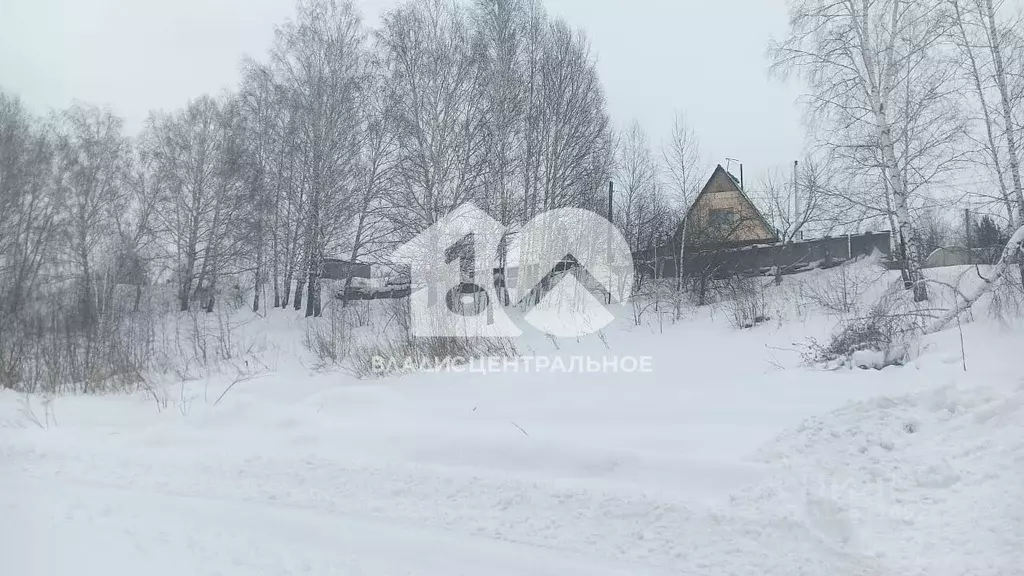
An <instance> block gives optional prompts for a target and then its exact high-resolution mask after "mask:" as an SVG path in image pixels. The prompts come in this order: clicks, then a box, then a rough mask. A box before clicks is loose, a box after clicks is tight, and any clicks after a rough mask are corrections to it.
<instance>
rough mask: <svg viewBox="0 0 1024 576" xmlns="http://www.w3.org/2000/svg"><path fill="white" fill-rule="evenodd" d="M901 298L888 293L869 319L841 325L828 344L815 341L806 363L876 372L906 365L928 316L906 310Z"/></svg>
mask: <svg viewBox="0 0 1024 576" xmlns="http://www.w3.org/2000/svg"><path fill="white" fill-rule="evenodd" d="M900 296H901V294H900V293H898V292H890V293H887V294H886V295H885V296H883V297H882V298H881V299H880V300H879V301H878V302H877V303H875V305H874V306H872V307H871V309H870V310H869V311H868V313H867V315H866V316H863V317H860V318H854V319H853V320H849V321H846V322H843V323H841V324H840V328H839V330H838V331H837V332H836V333H835V334H834V335H833V336H832V338H831V339H830V340H829V341H828V343H827V344H821V343H819V342H817V341H816V340H814V339H811V340H810V341H809V344H808V346H807V350H806V352H805V353H804V360H805V362H807V363H808V364H825V365H828V366H834V367H838V366H850V367H856V368H863V369H872V368H873V369H876V370H881V369H882V368H885V367H886V366H894V365H895V366H900V365H902V364H903V363H904V362H906V360H907V354H908V351H909V342H910V340H911V339H912V337H913V336H914V335H915V334H917V333H919V332H920V331H921V329H922V322H921V321H922V319H923V318H924V315H923V314H922V313H920V312H918V311H915V310H913V309H903V306H902V303H903V300H902V299H901V298H900Z"/></svg>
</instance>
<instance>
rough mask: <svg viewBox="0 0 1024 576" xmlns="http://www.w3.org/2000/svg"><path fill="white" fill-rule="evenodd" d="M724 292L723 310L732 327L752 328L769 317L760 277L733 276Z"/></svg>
mask: <svg viewBox="0 0 1024 576" xmlns="http://www.w3.org/2000/svg"><path fill="white" fill-rule="evenodd" d="M726 294H727V295H728V299H727V300H726V301H725V310H726V313H727V316H728V318H729V324H731V325H732V327H733V328H753V327H754V326H757V325H758V324H761V323H763V322H767V321H768V320H769V319H770V318H769V316H768V299H767V298H766V297H765V293H764V281H763V280H762V279H761V278H756V277H755V278H750V277H740V276H736V277H733V278H731V279H729V282H728V284H727V286H726Z"/></svg>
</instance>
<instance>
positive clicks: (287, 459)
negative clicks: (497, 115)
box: [0, 271, 1024, 576]
mask: <svg viewBox="0 0 1024 576" xmlns="http://www.w3.org/2000/svg"><path fill="white" fill-rule="evenodd" d="M834 274H836V271H823V272H813V273H810V274H806V275H801V276H798V277H793V278H787V279H786V282H784V283H783V285H782V287H779V288H772V289H771V293H772V294H773V302H775V304H774V306H775V308H774V311H773V319H772V320H771V321H769V322H767V323H765V324H762V325H760V326H758V327H756V328H754V329H750V330H737V329H734V328H732V327H730V326H729V323H728V322H726V321H725V320H724V319H723V317H722V314H723V313H722V311H721V310H720V309H715V308H707V309H701V310H697V311H693V312H691V313H689V317H688V318H687V319H686V320H684V321H681V322H679V323H677V324H672V323H670V322H668V321H667V320H666V321H665V322H664V323H659V322H658V321H657V318H656V316H655V315H654V314H653V313H648V315H647V316H646V317H645V319H644V322H643V325H641V326H635V325H633V321H632V317H631V311H630V309H629V308H628V307H623V308H621V309H620V310H619V311H618V316H619V320H618V321H617V322H616V324H615V325H614V326H612V327H610V328H608V329H606V330H605V331H604V339H603V340H602V338H599V337H597V336H593V337H588V338H583V339H580V340H579V341H577V340H570V341H563V340H551V339H547V338H544V337H543V336H541V337H534V338H532V339H530V338H529V337H528V338H527V340H526V341H524V342H522V343H520V344H519V351H520V352H521V353H523V354H529V355H545V356H551V357H554V356H561V357H566V358H571V357H573V356H579V355H590V356H593V357H596V358H600V357H604V356H609V357H610V356H615V357H620V358H621V357H626V356H636V357H640V356H646V357H651V358H652V370H651V371H650V372H649V373H641V372H633V373H628V374H627V373H622V372H619V373H601V374H597V373H579V372H576V373H568V372H562V373H545V374H540V373H526V372H523V371H519V372H512V371H506V372H502V373H490V374H479V373H470V372H468V371H467V372H461V373H423V374H412V375H405V376H395V377H391V378H387V379H382V380H358V379H355V378H353V377H352V376H349V375H347V374H345V373H343V372H340V371H334V372H323V371H315V370H313V369H312V368H310V367H311V366H312V365H313V362H312V359H311V358H310V357H308V356H304V355H303V352H302V351H301V340H302V330H303V329H302V326H303V322H304V321H303V320H302V319H301V318H298V317H296V316H293V315H292V314H291V313H290V312H284V311H273V312H271V313H270V314H269V316H268V317H267V318H252V319H251V321H250V322H249V323H248V324H247V326H246V328H245V330H246V331H247V333H248V334H250V335H251V336H252V337H256V336H257V335H258V336H259V337H260V338H263V339H265V340H269V341H270V342H271V344H272V345H271V346H270V347H269V348H267V349H266V351H265V353H264V355H265V358H264V360H265V362H264V364H265V365H266V366H267V367H268V369H266V370H263V371H262V372H261V373H260V375H259V376H258V377H256V378H254V379H251V380H246V381H242V382H238V383H236V384H235V385H234V386H233V387H231V389H230V390H228V392H227V393H226V394H224V395H223V397H222V398H221V394H222V392H224V391H225V390H226V389H227V388H228V387H229V386H231V384H232V381H233V380H234V378H233V377H232V375H231V374H230V373H222V374H220V375H212V376H209V377H204V378H201V379H199V380H195V381H190V382H187V383H175V382H169V383H167V384H166V386H165V387H163V388H161V389H160V390H159V391H158V395H157V396H156V397H154V396H153V394H152V393H149V392H139V393H138V394H136V395H131V396H108V397H60V398H56V399H54V400H52V401H51V402H50V403H49V404H46V403H45V402H46V401H45V400H44V399H42V398H38V397H22V396H18V395H15V394H13V393H10V392H6V393H0V574H3V575H8V574H10V575H11V576H43V575H46V576H50V575H75V576H81V575H97V576H99V575H102V576H122V575H133V576H134V575H136V574H147V575H148V574H152V575H164V574H166V575H175V576H180V575H186V574H197V575H223V576H238V575H243V574H244V575H249V574H267V575H271V574H272V575H285V574H311V575H319V574H344V575H350V574H372V575H393V574H417V575H419V574H430V575H433V574H437V575H445V576H450V575H456V574H466V575H482V574H487V575H492V574H493V575H533V574H559V575H565V574H581V575H583V574H585V575H601V574H631V575H633V574H702V575H733V574H736V575H738V574H744V575H746V574H749V575H764V574H772V575H775V574H779V575H783V574H784V575H790V574H807V575H826V574H827V575H846V574H850V575H890V574H891V575H898V576H913V575H928V576H943V575H950V576H953V575H957V576H961V575H975V576H982V575H985V576H988V575H991V576H1003V575H1007V576H1012V575H1014V574H1024V365H1022V360H1021V350H1024V346H1022V345H1024V331H1022V330H1021V329H1019V328H1014V327H1006V326H1003V325H1001V324H1000V323H998V322H995V321H992V320H990V319H988V318H987V316H986V315H985V314H983V313H977V314H976V319H975V321H974V322H972V323H968V324H964V325H963V352H964V353H962V352H961V335H960V332H959V331H958V330H957V329H955V328H954V329H953V330H951V331H947V332H944V333H941V334H938V335H936V336H934V337H931V338H929V339H926V340H925V341H924V342H923V343H922V346H921V347H920V349H915V351H914V359H913V361H912V362H911V363H910V364H909V365H907V366H903V367H890V368H887V369H884V370H881V371H875V370H871V371H862V370H848V369H842V370H837V371H824V370H815V369H812V368H807V367H803V366H801V365H800V355H799V353H798V351H797V346H796V345H795V344H796V343H800V342H804V341H805V340H806V339H807V338H808V337H817V338H822V337H824V336H825V335H827V334H828V332H829V330H830V329H831V327H832V325H833V324H834V319H830V318H828V317H827V316H826V315H825V314H824V313H822V312H820V311H815V310H813V309H812V308H813V307H811V306H809V305H808V304H807V303H806V302H801V301H799V300H798V299H797V298H796V296H795V294H797V292H798V291H797V289H796V288H795V286H796V285H799V283H801V282H806V281H813V280H814V279H815V278H818V279H824V278H827V277H828V275H834ZM878 276H879V274H876V277H878ZM885 281H886V279H885V278H883V279H882V282H885ZM965 361H966V367H967V370H966V371H964V364H965ZM218 398H221V399H220V401H219V402H217V399H218Z"/></svg>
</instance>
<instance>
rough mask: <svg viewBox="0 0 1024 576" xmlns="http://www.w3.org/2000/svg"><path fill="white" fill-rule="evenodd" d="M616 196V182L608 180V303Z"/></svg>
mask: <svg viewBox="0 0 1024 576" xmlns="http://www.w3.org/2000/svg"><path fill="white" fill-rule="evenodd" d="M614 197H615V182H613V181H611V180H609V181H608V244H607V246H606V248H605V250H606V252H605V262H607V263H608V302H607V303H608V304H611V303H612V269H611V267H612V227H613V226H615V224H614V223H613V221H612V216H613V214H612V200H613V199H614Z"/></svg>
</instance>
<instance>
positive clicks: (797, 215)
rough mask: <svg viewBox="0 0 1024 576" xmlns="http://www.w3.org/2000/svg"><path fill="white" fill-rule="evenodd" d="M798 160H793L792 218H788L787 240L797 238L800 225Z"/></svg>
mask: <svg viewBox="0 0 1024 576" xmlns="http://www.w3.org/2000/svg"><path fill="white" fill-rule="evenodd" d="M799 165H800V161H799V160H793V218H792V219H791V220H790V226H792V228H793V229H792V230H791V231H790V238H788V240H798V238H797V237H796V235H797V229H798V226H800V224H799V221H800V187H799V186H797V175H798V173H799Z"/></svg>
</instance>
